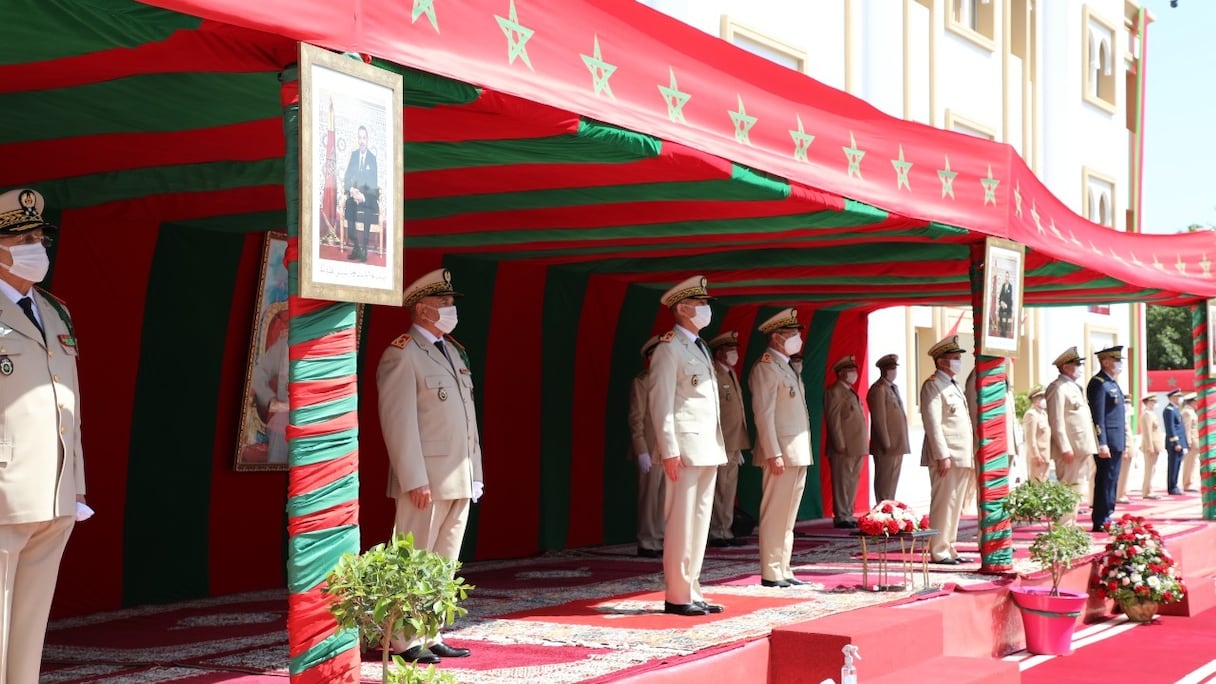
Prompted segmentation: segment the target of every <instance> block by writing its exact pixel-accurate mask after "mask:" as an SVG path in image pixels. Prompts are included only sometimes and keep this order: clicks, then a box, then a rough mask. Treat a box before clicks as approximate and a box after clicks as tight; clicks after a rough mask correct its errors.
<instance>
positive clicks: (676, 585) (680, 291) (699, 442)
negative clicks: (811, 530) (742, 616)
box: [648, 275, 726, 616]
mask: <svg viewBox="0 0 1216 684" xmlns="http://www.w3.org/2000/svg"><path fill="white" fill-rule="evenodd" d="M707 284H708V283H707V281H706V280H705V278H704V277H703V276H699V275H698V276H693V277H691V278H689V279H687V280H685V281H683V282H681V283H679V284H678V285H676V286H675V287H673V288H671V289H670V290H668V291H667V292H665V293H663V296H662V297H661V298H660V300H659V301H660V302H662V304H663V306H665V307H667V308H668V309H670V310H671V314H672V316H674V317H675V319H676V325H675V327H674V328H673V329H672V330H671V331H669V332H667V333H664V334H663V336H662V337H660V338H659V346H658V347H656V348H655V350H654V355H653V356H652V357H651V359H650V393H649V396H648V403H649V406H648V410H649V411H650V420H651V423H652V424H653V425H654V433H655V450H656V452H657V455H658V457H659V459H660V460H661V461H662V462H663V470H664V471H665V472H666V473H667V483H666V486H667V496H666V506H665V511H666V514H667V515H666V524H665V526H664V532H663V582H664V585H665V587H666V600H665V602H664V605H663V612H665V613H671V614H673V615H686V616H697V615H707V614H709V613H721V612H722V610H723V608H722V606H720V605H717V604H712V603H707V602H706V601H705V597H704V596H703V595H702V594H701V579H700V578H701V563H702V561H704V560H705V544H706V542H707V541H708V540H709V521H710V516H711V515H712V514H713V506H714V482H715V480H717V477H718V466H721V465H723V464H725V463H726V446H725V442H724V440H723V438H722V424H721V422H720V419H719V406H718V404H719V402H720V401H721V400H720V398H719V396H718V382H717V376H716V374H715V373H714V363H713V359H712V358H710V354H709V347H708V346H706V344H705V341H704V340H702V339H701V337H700V331H701V329H702V328H704V327H705V326H707V325H709V321H710V318H711V316H712V311H711V309H710V308H709V302H710V300H712V299H713V298H712V297H710V296H709V292H708V290H707V289H706V286H707Z"/></svg>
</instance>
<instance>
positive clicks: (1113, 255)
mask: <svg viewBox="0 0 1216 684" xmlns="http://www.w3.org/2000/svg"><path fill="white" fill-rule="evenodd" d="M1110 256H1111V258H1113V259H1114V260H1115V261H1118V262H1119V263H1121V264H1126V263H1127V261H1125V260H1124V259H1123V257H1122V256H1120V255H1119V253H1118V252H1116V251H1115V250H1114V249H1111V250H1110Z"/></svg>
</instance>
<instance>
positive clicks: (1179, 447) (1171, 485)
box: [1161, 389, 1190, 494]
mask: <svg viewBox="0 0 1216 684" xmlns="http://www.w3.org/2000/svg"><path fill="white" fill-rule="evenodd" d="M1166 398H1168V399H1169V403H1168V404H1166V405H1165V410H1164V411H1162V412H1161V422H1162V424H1163V426H1164V428H1165V456H1166V468H1165V473H1166V475H1165V483H1166V491H1168V492H1169V493H1170V494H1181V493H1182V490H1181V489H1178V472H1179V470H1181V468H1182V458H1183V456H1185V455H1186V452H1187V449H1189V448H1190V443H1189V442H1187V437H1186V427H1185V426H1184V425H1183V424H1182V413H1181V411H1179V410H1178V407H1179V405H1181V404H1182V390H1180V389H1174V390H1171V391H1170V393H1169V394H1168V395H1166Z"/></svg>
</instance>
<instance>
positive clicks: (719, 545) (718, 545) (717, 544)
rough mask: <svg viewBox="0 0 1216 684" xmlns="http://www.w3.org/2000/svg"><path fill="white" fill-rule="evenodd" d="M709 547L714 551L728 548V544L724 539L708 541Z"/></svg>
mask: <svg viewBox="0 0 1216 684" xmlns="http://www.w3.org/2000/svg"><path fill="white" fill-rule="evenodd" d="M709 545H710V546H712V547H714V548H715V549H725V548H726V547H728V546H730V542H729V541H727V540H725V539H710V540H709Z"/></svg>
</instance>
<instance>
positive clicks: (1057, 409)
mask: <svg viewBox="0 0 1216 684" xmlns="http://www.w3.org/2000/svg"><path fill="white" fill-rule="evenodd" d="M1082 363H1083V360H1082V359H1081V355H1080V354H1078V353H1077V348H1076V347H1069V348H1068V349H1066V350H1065V351H1064V353H1062V354H1060V355H1059V356H1057V357H1056V360H1055V362H1054V365H1055V367H1056V368H1057V369H1059V371H1060V375H1059V376H1058V377H1057V378H1056V379H1055V380H1052V381H1051V384H1050V385H1048V386H1047V425H1048V427H1050V428H1051V459H1052V460H1053V461H1055V464H1056V480H1057V481H1059V482H1063V483H1064V484H1067V485H1070V486H1072V487H1073V488H1079V487H1080V482H1081V475H1082V473H1081V466H1082V465H1083V464H1084V463H1085V462H1086V461H1089V460H1090V459H1091V457H1092V456H1094V455H1096V454H1097V453H1098V442H1097V440H1096V439H1095V438H1094V419H1093V415H1092V414H1091V413H1090V411H1089V403H1088V402H1087V401H1086V399H1085V393H1084V392H1082V391H1081V386H1080V385H1078V384H1077V381H1078V380H1080V379H1081V364H1082ZM1076 518H1077V515H1076V513H1075V512H1073V513H1069V514H1068V515H1065V516H1064V517H1063V518H1061V519H1060V522H1062V523H1065V524H1072V523H1074V522H1075V521H1076Z"/></svg>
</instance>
